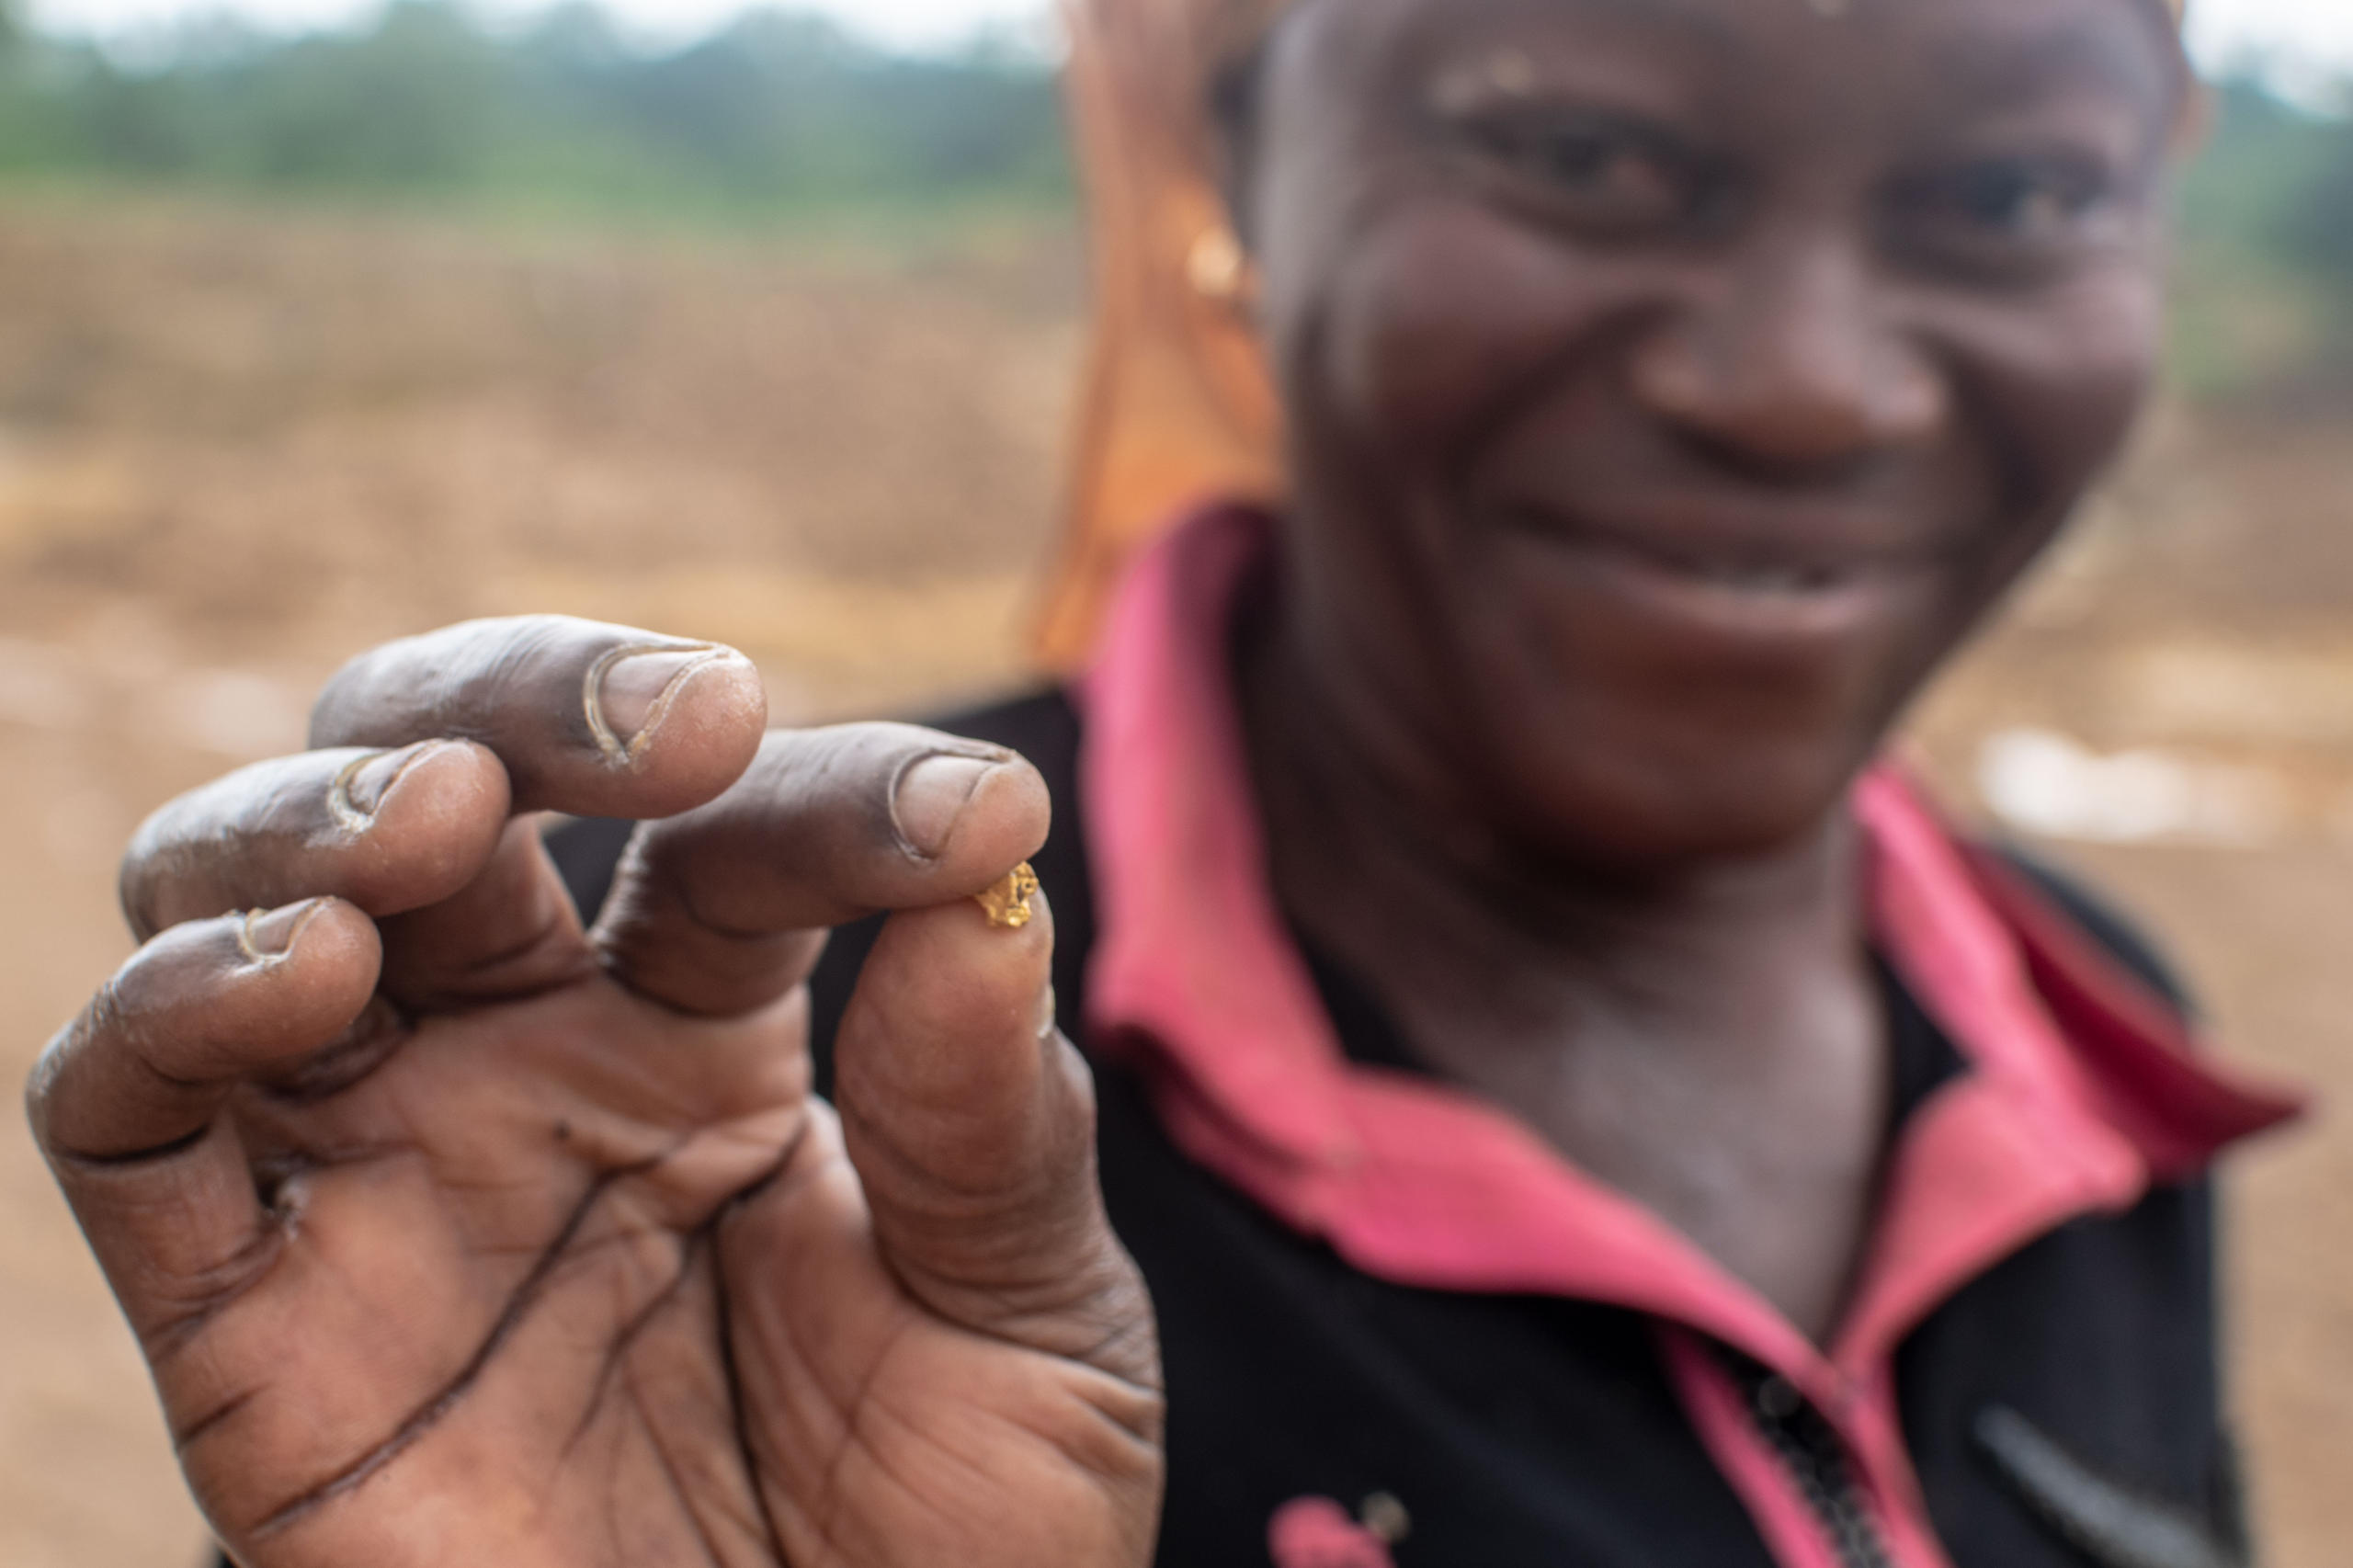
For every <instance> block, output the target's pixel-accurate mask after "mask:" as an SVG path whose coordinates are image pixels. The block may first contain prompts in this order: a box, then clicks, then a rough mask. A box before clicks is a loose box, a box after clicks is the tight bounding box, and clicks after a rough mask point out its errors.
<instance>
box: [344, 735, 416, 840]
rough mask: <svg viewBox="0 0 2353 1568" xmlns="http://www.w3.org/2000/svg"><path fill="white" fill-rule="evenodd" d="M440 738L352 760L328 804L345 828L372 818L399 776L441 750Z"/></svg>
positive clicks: (357, 826) (364, 824) (360, 826)
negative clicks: (429, 754)
mask: <svg viewBox="0 0 2353 1568" xmlns="http://www.w3.org/2000/svg"><path fill="white" fill-rule="evenodd" d="M442 744H443V743H442V742H440V741H422V742H419V743H418V744H415V745H413V746H404V747H402V748H401V749H400V750H399V751H388V752H386V753H384V754H383V755H382V756H372V757H368V758H365V759H363V760H361V761H358V762H355V763H353V764H352V765H351V766H350V767H347V768H345V769H344V771H343V776H342V777H341V778H337V779H336V780H335V791H334V793H333V794H332V795H331V796H330V797H329V801H328V803H329V804H330V805H332V806H333V807H334V808H335V815H336V816H337V817H338V818H339V819H341V820H342V822H343V824H344V825H345V826H346V827H348V828H350V829H352V830H353V831H355V832H357V831H358V830H360V829H363V828H365V827H367V825H368V824H369V822H371V821H372V820H374V818H375V815H376V808H378V807H379V806H381V805H382V804H383V803H384V797H385V796H387V795H389V794H391V793H392V786H393V785H395V784H397V783H399V782H400V781H401V775H402V774H404V773H406V772H407V771H408V770H409V769H410V768H411V767H414V766H415V764H416V763H417V762H418V761H420V760H421V759H422V758H424V757H425V756H426V754H428V753H431V752H437V751H439V750H440V749H441V746H442Z"/></svg>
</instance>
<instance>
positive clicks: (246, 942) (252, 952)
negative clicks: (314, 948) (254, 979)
mask: <svg viewBox="0 0 2353 1568" xmlns="http://www.w3.org/2000/svg"><path fill="white" fill-rule="evenodd" d="M325 903H326V901H325V900H324V899H318V898H313V899H306V900H304V901H303V902H302V903H290V904H288V905H287V906H286V907H285V908H283V909H256V910H255V911H254V912H253V913H252V914H250V915H246V916H245V927H244V930H243V931H241V932H239V933H238V935H237V945H238V946H239V947H240V948H243V949H244V953H245V957H246V958H247V959H248V960H251V961H253V962H255V963H267V962H268V961H269V960H272V959H278V958H283V957H285V956H286V955H287V954H288V953H290V952H292V951H293V950H294V944H295V943H296V942H297V941H299V940H301V936H302V927H303V926H308V925H309V924H310V923H311V917H312V916H313V915H316V914H318V912H319V910H320V909H321V908H322V907H323V906H324V904H325Z"/></svg>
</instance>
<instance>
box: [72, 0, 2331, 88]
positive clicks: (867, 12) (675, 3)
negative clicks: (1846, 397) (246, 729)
mask: <svg viewBox="0 0 2353 1568" xmlns="http://www.w3.org/2000/svg"><path fill="white" fill-rule="evenodd" d="M807 3H808V4H810V5H812V6H814V7H815V8H817V9H820V10H824V11H830V12H833V13H835V15H837V16H840V17H843V18H844V19H845V20H847V21H848V22H850V23H852V24H853V25H855V26H857V27H859V28H864V29H865V30H867V31H869V32H870V33H874V34H877V35H880V36H881V37H883V38H887V39H889V40H893V41H895V42H900V43H907V44H915V45H937V44H942V43H951V42H954V41H956V40H958V39H960V38H962V37H965V36H967V35H969V34H970V33H971V32H972V30H973V29H974V28H978V27H981V26H983V25H986V24H989V23H992V22H999V23H1002V22H1007V21H1011V22H1017V23H1029V24H1033V25H1034V24H1035V23H1036V21H1037V19H1038V17H1040V14H1041V13H1043V12H1044V11H1045V10H1046V9H1047V4H1046V0H807ZM379 4H381V0H32V6H31V9H32V12H33V15H34V16H35V17H38V18H39V19H40V20H41V21H42V22H44V23H46V24H48V25H49V26H51V27H53V28H58V29H60V30H63V31H69V32H75V33H99V34H105V33H112V32H121V31H124V30H137V29H140V28H146V27H151V26H153V25H154V24H156V23H158V22H169V21H171V20H173V19H174V18H176V17H186V16H189V15H192V14H198V13H203V12H217V11H222V10H227V11H233V12H236V13H239V14H241V15H244V16H246V17H251V18H253V19H254V20H256V21H259V22H264V23H268V24H275V25H278V26H284V27H302V26H313V25H322V24H324V25H333V24H335V23H339V22H347V21H348V20H349V19H350V18H352V17H354V16H358V15H364V14H366V13H369V12H371V11H373V10H375V9H376V8H377V6H378V5H379ZM475 5H476V8H477V9H478V10H480V11H482V12H483V13H484V14H487V15H492V16H502V15H503V16H519V15H529V13H531V12H534V11H538V10H540V9H544V5H543V4H540V3H534V0H475ZM606 5H607V6H608V9H610V10H612V11H614V12H615V13H617V14H619V15H621V16H623V17H628V18H630V19H631V21H632V22H633V23H635V24H636V25H637V26H638V27H639V28H642V30H644V31H645V32H647V33H648V34H650V35H653V36H656V37H667V38H680V37H687V36H691V35H693V34H695V33H697V32H699V31H700V30H702V29H704V28H708V27H710V25H711V24H712V23H713V22H716V21H718V20H720V19H722V18H723V17H728V16H732V15H733V14H734V13H735V12H737V11H739V10H742V9H743V8H744V0H606ZM2190 10H2191V14H2192V17H2193V21H2194V27H2193V33H2194V36H2195V38H2196V40H2197V43H2198V47H2199V52H2200V54H2201V55H2202V56H2203V57H2204V58H2205V59H2206V60H2207V61H2208V62H2209V63H2215V62H2222V61H2225V60H2229V59H2232V58H2234V56H2237V55H2239V54H2242V53H2245V52H2246V51H2258V52H2268V53H2270V54H2273V55H2275V56H2277V57H2279V58H2280V59H2282V60H2284V61H2286V62H2289V63H2290V66H2291V68H2293V69H2294V70H2297V71H2300V72H2307V73H2317V72H2320V71H2324V70H2329V69H2335V70H2342V71H2353V0H2191V6H2190Z"/></svg>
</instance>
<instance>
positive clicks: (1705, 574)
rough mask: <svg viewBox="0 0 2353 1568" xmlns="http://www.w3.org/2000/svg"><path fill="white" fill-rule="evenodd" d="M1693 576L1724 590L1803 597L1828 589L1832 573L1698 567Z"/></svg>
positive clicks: (1713, 565)
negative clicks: (1812, 592) (1815, 591)
mask: <svg viewBox="0 0 2353 1568" xmlns="http://www.w3.org/2000/svg"><path fill="white" fill-rule="evenodd" d="M1692 572H1693V574H1694V575H1695V576H1697V577H1699V579H1700V580H1701V581H1703V582H1706V583H1709V584H1711V585H1714V586H1717V587H1721V588H1734V589H1738V590H1739V591H1741V592H1743V593H1751V594H1802V593H1808V592H1811V591H1813V590H1814V589H1817V588H1824V587H1827V586H1828V585H1830V582H1831V574H1829V573H1827V572H1823V571H1818V570H1815V569H1813V568H1810V567H1804V566H1779V565H1764V566H1749V565H1727V564H1723V563H1722V562H1708V563H1700V564H1696V565H1695V566H1694V567H1693V568H1692Z"/></svg>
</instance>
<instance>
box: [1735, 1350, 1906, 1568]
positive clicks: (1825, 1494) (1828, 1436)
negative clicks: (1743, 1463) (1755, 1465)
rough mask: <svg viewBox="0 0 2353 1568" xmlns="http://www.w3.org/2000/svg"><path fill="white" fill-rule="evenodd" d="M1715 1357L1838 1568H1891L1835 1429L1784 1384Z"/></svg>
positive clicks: (1768, 1373) (1738, 1360) (1753, 1366)
mask: <svg viewBox="0 0 2353 1568" xmlns="http://www.w3.org/2000/svg"><path fill="white" fill-rule="evenodd" d="M1721 1354H1722V1361H1723V1366H1724V1369H1725V1371H1726V1372H1728V1373H1729V1374H1730V1375H1731V1377H1732V1381H1733V1386H1734V1387H1735V1388H1737V1389H1738V1390H1739V1391H1740V1395H1741V1403H1742V1405H1743V1407H1744V1408H1745V1409H1746V1410H1747V1412H1748V1417H1749V1420H1750V1422H1751V1423H1753V1424H1754V1426H1756V1434H1757V1436H1758V1437H1762V1438H1764V1439H1765V1443H1766V1446H1767V1447H1768V1448H1770V1449H1772V1450H1773V1452H1774V1454H1775V1455H1776V1456H1777V1457H1779V1460H1780V1461H1781V1468H1782V1469H1783V1470H1785V1471H1788V1472H1789V1476H1790V1481H1791V1482H1792V1483H1795V1484H1796V1486H1797V1489H1798V1492H1799V1494H1801V1495H1802V1496H1803V1497H1804V1498H1805V1502H1806V1506H1807V1507H1808V1508H1809V1509H1811V1510H1812V1511H1813V1517H1814V1520H1815V1522H1816V1523H1818V1524H1819V1525H1820V1526H1821V1527H1822V1531H1823V1534H1824V1537H1825V1538H1826V1539H1827V1540H1828V1541H1829V1543H1830V1551H1831V1555H1832V1556H1834V1557H1835V1558H1836V1559H1837V1561H1838V1564H1839V1568H1896V1564H1895V1559H1894V1557H1893V1555H1892V1554H1891V1553H1890V1552H1889V1551H1888V1550H1887V1540H1886V1537H1884V1536H1883V1535H1881V1533H1880V1528H1879V1520H1878V1517H1876V1516H1875V1515H1874V1514H1873V1512H1872V1510H1871V1504H1870V1497H1869V1496H1868V1495H1867V1494H1865V1493H1864V1491H1863V1489H1862V1487H1861V1486H1860V1485H1859V1484H1858V1483H1857V1482H1856V1480H1855V1472H1854V1468H1853V1466H1852V1465H1850V1464H1849V1463H1848V1462H1847V1446H1846V1444H1845V1443H1844V1442H1843V1441H1841V1440H1840V1438H1839V1437H1838V1433H1837V1430H1836V1428H1835V1427H1833V1426H1831V1425H1830V1423H1829V1421H1828V1420H1826V1419H1825V1418H1824V1416H1823V1414H1822V1412H1820V1411H1818V1410H1816V1409H1815V1408H1814V1407H1813V1405H1812V1404H1810V1403H1807V1401H1806V1398H1805V1396H1804V1395H1803V1394H1802V1393H1800V1392H1798V1389H1797V1385H1795V1384H1794V1383H1792V1382H1790V1380H1789V1379H1787V1378H1785V1377H1783V1376H1781V1375H1780V1374H1779V1372H1776V1371H1773V1370H1772V1369H1769V1368H1767V1367H1763V1366H1759V1365H1758V1364H1757V1363H1756V1362H1755V1361H1752V1360H1750V1359H1749V1358H1746V1357H1745V1356H1742V1355H1740V1354H1738V1353H1737V1352H1735V1351H1732V1350H1729V1349H1724V1350H1722V1351H1721Z"/></svg>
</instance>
